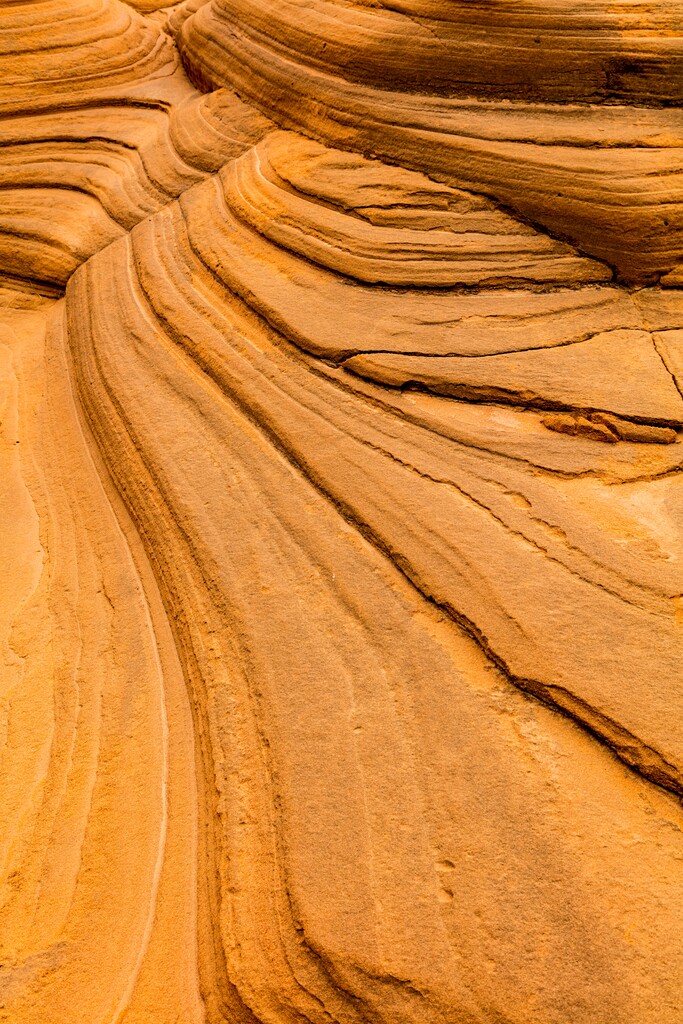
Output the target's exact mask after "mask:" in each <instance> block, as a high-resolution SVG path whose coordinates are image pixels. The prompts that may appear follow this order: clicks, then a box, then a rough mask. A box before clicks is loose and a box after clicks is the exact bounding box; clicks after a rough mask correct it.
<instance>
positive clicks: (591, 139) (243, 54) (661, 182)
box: [177, 0, 683, 282]
mask: <svg viewBox="0 0 683 1024" xmlns="http://www.w3.org/2000/svg"><path fill="white" fill-rule="evenodd" d="M392 6H393V5H389V4H382V5H379V6H374V5H365V4H363V3H350V4H349V3H337V2H325V0H319V2H317V3H316V4H314V5H313V10H314V11H315V12H317V13H318V20H317V21H316V22H315V24H316V28H315V30H314V31H310V32H309V31H308V30H306V34H305V36H304V34H303V32H302V29H301V25H302V24H303V23H302V22H301V20H300V19H299V18H298V15H300V13H301V4H300V3H299V2H298V0H294V2H289V3H288V2H285V3H273V2H271V0H261V2H259V3H252V2H249V3H246V2H245V3H243V2H241V0H211V2H210V3H207V4H204V5H202V6H201V7H200V8H199V10H198V11H197V12H196V13H194V14H193V15H192V16H191V17H189V18H188V19H187V20H185V21H184V22H183V23H182V27H181V28H179V29H178V34H177V38H178V42H179V46H180V49H181V53H182V55H183V60H184V63H185V65H186V67H187V68H188V70H189V71H190V74H191V75H192V77H193V78H194V80H195V81H197V82H198V83H200V84H205V85H214V86H215V85H217V84H220V85H228V86H230V87H231V88H234V89H236V90H237V91H238V92H239V93H240V95H241V96H243V97H244V98H248V99H249V100H250V101H252V102H254V103H255V104H256V105H257V106H258V107H259V108H260V109H262V110H263V111H264V112H265V113H267V114H268V116H270V117H272V118H273V119H274V120H275V121H277V122H278V123H279V124H280V125H282V126H283V127H287V128H296V129H300V130H302V131H304V132H305V133H306V134H307V135H310V136H311V137H313V138H315V139H318V140H319V141H322V142H327V143H328V144H333V145H339V146H342V147H343V148H348V149H352V150H357V151H360V152H363V153H370V154H376V155H379V156H382V157H385V158H387V159H388V160H390V161H391V162H395V163H399V164H402V165H404V166H408V167H414V168H416V169H419V170H426V171H427V172H428V173H429V174H430V175H431V176H432V177H433V178H436V179H437V180H439V181H445V182H448V183H449V184H451V185H454V186H456V187H463V188H467V189H471V190H473V191H475V192H478V193H482V194H485V195H487V196H490V197H491V198H493V199H495V200H497V201H499V202H501V203H504V204H505V205H506V206H507V207H510V208H512V209H513V210H515V211H517V212H518V213H519V214H520V215H522V216H523V217H524V218H526V219H528V220H530V221H532V222H534V223H537V224H539V225H541V226H542V227H543V228H544V229H546V230H547V231H550V232H551V233H553V234H554V235H556V236H558V237H561V238H567V239H569V240H570V241H572V242H573V243H574V244H576V245H578V246H579V248H580V249H582V250H583V251H584V252H585V253H588V254H590V255H592V256H597V257H599V258H600V259H602V260H605V261H606V262H607V263H609V264H610V265H611V266H612V267H613V268H614V269H615V271H616V272H617V274H618V275H619V277H620V278H622V279H623V280H625V281H631V282H646V281H655V280H657V279H659V278H660V277H662V276H666V275H667V274H669V273H672V272H674V271H675V268H676V267H677V266H678V265H679V264H680V261H681V256H682V254H683V206H682V205H681V195H682V193H681V181H682V179H681V174H682V170H683V164H682V154H683V149H682V143H681V137H682V136H681V130H682V127H683V125H682V122H681V110H680V107H666V108H664V109H662V108H660V107H651V106H648V103H649V102H650V100H654V97H652V96H649V97H648V92H649V88H650V87H649V86H648V84H647V83H648V80H649V76H648V72H647V71H646V65H647V61H641V58H640V57H638V56H637V55H636V53H635V50H634V51H633V57H631V55H630V54H631V52H632V47H633V46H634V44H635V47H636V48H637V46H639V45H642V46H645V47H646V48H647V47H650V48H651V51H652V52H653V53H654V51H655V50H659V52H660V58H658V59H657V60H655V61H653V62H651V63H650V65H648V66H649V67H650V68H651V69H652V68H653V67H654V66H655V65H657V66H658V67H660V68H661V69H666V68H668V69H669V71H664V77H663V78H662V88H663V89H664V90H666V96H667V100H668V101H673V102H676V98H675V95H674V93H675V89H676V87H677V86H673V88H672V85H671V82H672V80H675V81H676V83H680V82H683V76H682V75H681V73H680V70H675V69H676V68H678V67H680V60H681V16H680V14H679V13H677V12H678V7H677V5H674V4H663V5H659V8H658V9H659V10H661V13H660V14H658V15H654V14H653V13H652V12H653V5H652V4H649V3H647V4H626V5H618V6H620V7H622V8H623V10H622V11H621V12H614V11H613V7H614V5H612V4H605V3H602V2H596V3H594V4H591V5H589V7H590V8H592V10H591V11H590V15H589V14H588V13H585V14H584V13H582V14H578V13H577V8H576V5H575V4H573V3H572V4H569V3H567V4H562V5H560V6H561V7H562V8H564V9H565V13H564V15H563V14H562V13H560V14H559V15H558V13H557V11H556V7H557V5H553V11H552V12H549V11H548V5H547V4H546V3H545V2H543V3H541V2H538V3H533V4H523V5H521V7H522V10H521V11H519V12H517V11H516V12H515V13H514V14H510V15H506V14H505V13H504V12H503V11H502V5H500V4H495V5H493V7H492V6H491V5H490V4H486V5H483V4H481V5H475V6H474V11H472V5H471V4H467V5H465V4H452V3H450V2H449V3H448V4H445V3H438V2H434V3H430V4H423V3H419V4H411V3H405V4H401V5H398V4H397V5H396V7H397V8H398V7H400V8H401V13H400V15H399V14H397V13H396V11H391V10H387V8H390V7H392ZM518 6H519V5H518ZM307 7H308V5H307ZM413 7H419V9H420V10H419V12H414V13H413V11H412V8H413ZM584 8H585V5H583V8H582V11H583V10H584ZM436 12H438V13H439V14H440V15H441V17H442V18H443V19H444V21H445V22H447V24H448V32H449V35H448V39H450V40H451V41H450V42H449V43H448V45H446V42H445V40H446V36H444V34H443V32H442V31H441V24H442V23H437V24H436V25H435V26H434V25H432V23H431V21H430V17H431V15H433V14H434V13H436ZM422 14H424V15H425V17H424V18H422V17H420V16H418V15H422ZM428 15H429V16H428ZM309 17H310V18H311V19H312V18H313V12H311V14H310V15H309ZM470 18H473V19H474V21H475V23H476V22H477V20H479V22H480V28H479V30H478V35H477V34H476V33H475V36H474V37H472V36H470V35H469V33H468V28H470V27H471V25H470V23H469V19H470ZM507 20H510V21H512V22H516V23H517V29H516V30H515V31H516V32H517V33H518V34H517V39H516V45H513V43H512V42H511V39H510V36H509V35H508V37H507V39H506V38H505V32H506V29H504V27H503V26H504V23H505V22H506V21H507ZM629 21H630V26H629ZM297 25H298V28H297ZM492 25H493V26H494V27H496V28H497V29H498V30H500V32H501V34H502V38H503V39H504V40H505V41H504V42H502V44H501V43H499V44H498V45H499V46H501V45H502V46H503V48H504V52H505V54H506V56H505V60H504V62H501V63H500V64H498V65H497V64H496V62H495V60H494V59H493V58H490V54H488V55H487V56H488V57H489V58H490V59H487V56H484V54H486V53H487V50H488V49H489V48H490V47H491V46H495V42H494V40H495V36H496V34H497V33H496V31H494V32H493V33H491V26H492ZM636 25H637V26H638V28H637V36H636V37H634V36H633V32H634V26H636ZM349 26H352V30H349V32H348V33H347V29H349ZM617 26H618V27H617ZM601 28H602V29H603V30H604V33H605V34H604V35H603V33H602V32H601V31H600V29H601ZM558 29H559V31H558ZM563 32H565V33H567V38H568V39H569V40H571V42H569V43H567V42H566V41H565V38H563ZM539 33H540V34H539ZM512 35H513V37H514V35H515V32H513V33H512ZM648 36H649V38H648ZM610 38H611V44H610V42H609V40H610ZM397 39H400V40H401V42H400V45H399V44H398V43H397ZM520 39H521V40H523V41H525V44H526V46H527V47H528V49H529V50H530V51H531V53H532V54H533V55H534V59H533V61H532V62H531V63H526V62H525V61H524V59H523V57H522V58H521V59H520V56H519V55H520V50H521V51H522V53H523V49H524V47H523V45H522V46H520V45H519V42H520ZM544 39H545V40H546V44H545V46H544ZM340 42H341V43H343V46H342V50H341V51H339V50H338V48H337V45H336V44H337V43H340ZM610 45H613V46H615V47H617V48H618V49H619V51H620V53H621V54H628V57H623V56H622V57H620V58H619V60H621V61H622V64H623V65H624V66H626V65H627V64H628V63H629V61H631V62H632V71H631V74H630V76H629V75H628V74H627V75H626V76H625V78H624V81H626V80H627V79H628V80H629V81H632V82H633V84H634V89H633V90H631V89H629V88H625V89H623V90H622V89H618V90H617V91H616V92H612V93H609V94H604V95H601V97H597V96H595V95H594V91H593V90H592V89H591V85H590V76H589V74H588V72H587V69H586V67H583V69H582V70H580V71H577V72H576V74H570V73H569V70H568V69H567V68H566V66H565V68H564V70H562V71H561V70H560V68H559V66H557V65H556V66H555V67H554V66H553V61H552V57H551V54H550V52H549V47H551V48H552V46H556V47H557V50H556V51H555V53H556V56H557V59H558V60H559V61H560V62H561V63H562V62H566V61H567V60H570V61H571V60H572V59H573V57H572V53H573V55H574V57H576V56H577V51H573V50H572V46H577V47H578V48H579V51H580V56H579V58H578V59H579V65H580V64H581V61H582V60H583V59H584V58H585V60H586V61H587V62H588V65H591V64H592V65H593V67H594V68H595V69H596V71H595V73H596V75H597V77H598V78H600V77H603V78H604V77H605V74H606V72H604V69H603V70H600V71H598V70H597V69H599V68H601V67H602V66H603V65H604V64H607V63H609V60H610V59H611V58H610V57H609V47H610ZM444 47H445V48H446V50H447V51H448V50H449V48H454V49H455V50H456V51H457V50H459V49H461V48H464V49H465V51H466V52H467V53H468V54H469V56H470V60H471V61H472V62H476V64H477V67H478V73H479V74H480V75H481V76H482V77H484V79H485V81H486V82H491V81H493V82H494V85H493V87H492V88H490V87H488V86H487V87H486V88H484V89H483V90H481V89H478V88H477V87H476V83H474V82H473V81H472V79H471V77H467V74H466V72H465V70H464V69H463V68H462V67H460V66H459V65H458V64H457V62H456V63H455V64H453V65H451V64H449V54H448V52H446V53H443V52H441V51H442V50H443V49H444ZM435 48H436V50H438V51H439V56H438V57H437V56H436V53H435V52H434V49H435ZM312 50H313V51H315V52H314V53H312ZM482 51H483V52H482ZM510 52H514V54H515V59H514V60H512V59H510V58H509V53H510ZM413 62H415V64H413ZM395 65H400V67H401V68H402V69H403V72H401V71H399V70H398V67H397V66H395ZM425 65H428V68H429V70H428V72H427V71H425ZM413 67H414V73H412V74H411V70H410V69H411V68H413ZM361 68H363V69H364V71H363V73H362V74H361V73H359V69H361ZM541 68H543V69H544V71H548V72H549V77H550V80H551V81H552V82H553V83H558V85H559V87H560V92H561V94H560V95H558V94H557V92H556V91H555V90H553V89H543V88H540V87H539V83H541V81H542V72H541V70H540V69H541ZM438 69H443V73H444V75H445V76H446V82H445V83H444V90H443V91H444V92H445V95H442V94H441V92H440V91H439V90H438V84H439V78H438V76H439V70H438ZM496 75H498V77H499V84H498V85H496V84H495V77H496ZM516 75H517V76H520V77H521V79H522V83H523V84H525V85H526V86H527V87H526V88H524V87H522V88H520V87H518V86H517V85H516V84H515V80H514V79H515V76H516ZM608 77H609V76H608ZM449 79H452V85H451V87H447V83H448V80H449ZM427 83H428V88H427ZM572 83H573V86H574V91H572ZM567 86H568V93H566V92H565V88H567ZM641 89H642V92H641V91H640V90H641ZM425 93H427V94H426V95H425ZM473 97H476V98H473ZM503 97H504V98H503ZM597 98H603V99H608V98H609V99H610V100H611V101H612V102H610V104H605V103H596V102H595V101H596V99H597ZM560 99H561V100H567V101H569V102H567V103H566V104H565V105H557V104H556V102H548V101H557V100H560ZM679 100H680V97H679ZM511 101H512V102H511ZM628 102H635V103H636V104H637V106H628V105H626V104H627V103H628Z"/></svg>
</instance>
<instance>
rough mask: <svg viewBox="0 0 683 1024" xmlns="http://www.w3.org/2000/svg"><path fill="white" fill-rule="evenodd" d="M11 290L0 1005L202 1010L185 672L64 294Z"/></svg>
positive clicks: (186, 1013) (81, 1016) (103, 1012)
mask: <svg viewBox="0 0 683 1024" xmlns="http://www.w3.org/2000/svg"><path fill="white" fill-rule="evenodd" d="M12 304H14V305H16V303H15V302H14V300H13V299H12V298H11V297H10V296H7V295H6V296H5V300H4V302H3V306H4V307H5V308H0V360H1V366H2V370H1V373H2V378H1V379H2V399H3V400H2V436H1V437H0V458H1V459H2V480H3V485H2V492H1V507H2V521H3V533H4V541H5V543H4V544H3V553H2V576H1V579H2V584H3V585H2V588H1V589H0V621H1V622H2V633H1V641H0V642H1V645H2V654H1V655H0V665H1V666H2V671H1V678H2V692H3V704H2V716H1V719H0V721H1V723H2V724H1V728H2V738H3V744H2V769H1V771H0V777H1V778H2V802H1V811H0V815H1V818H2V824H1V827H0V835H1V837H2V882H1V886H0V892H1V899H0V936H1V939H0V947H1V955H0V959H1V962H2V967H1V968H0V1019H2V1020H6V1021H12V1022H22V1024H23V1022H32V1024H38V1022H50V1024H52V1022H54V1024H57V1022H60V1021H67V1020H69V1021H74V1022H78V1024H92V1022H95V1021H101V1020H123V1019H126V1020H130V1019H136V1020H144V1019H146V1020H150V1019H152V1017H151V1016H150V1015H149V1014H150V1013H154V1014H155V1015H156V1013H158V1016H157V1019H158V1020H162V1021H169V1022H170V1021H171V1020H177V1014H179V1013H180V1014H182V1019H183V1020H186V1021H188V1022H195V1021H196V1022H199V1021H201V1020H203V1019H204V1017H203V1013H202V1012H201V998H200V995H199V991H198V985H197V969H196V953H195V945H196V924H195V921H196V916H197V902H198V895H197V890H196V883H195V874H196V865H195V858H196V853H195V850H196V830H197V824H196V819H197V807H196V793H195V791H194V788H193V784H192V779H191V777H188V776H187V771H186V769H187V764H188V759H190V761H191V759H192V756H193V739H192V725H191V719H190V717H189V709H188V706H187V698H186V693H185V690H184V683H183V677H182V673H181V672H180V670H179V667H178V662H177V655H176V653H175V648H174V646H173V643H172V641H171V640H170V635H169V630H168V624H167V622H166V620H165V617H164V615H163V612H162V611H161V604H160V601H159V598H158V595H157V596H156V598H155V596H154V595H155V588H154V581H153V579H151V578H150V574H149V571H148V570H147V569H144V570H143V572H142V573H141V571H140V567H139V565H138V564H136V561H135V559H134V558H133V556H132V553H131V545H132V533H131V531H130V527H129V528H128V536H126V534H125V533H124V532H122V529H121V526H120V525H119V522H120V519H121V515H122V510H120V509H119V512H118V514H115V513H114V510H113V507H112V498H111V496H108V495H107V493H106V492H105V489H104V488H103V486H102V483H101V481H100V476H101V469H99V468H97V466H96V463H95V462H94V461H93V453H92V451H91V448H90V446H89V445H88V444H87V443H86V440H85V437H84V434H83V427H82V424H81V419H80V414H79V412H78V410H77V407H76V405H75V402H74V397H73V394H72V390H71V384H70V379H69V373H68V369H67V357H66V352H65V349H64V345H63V340H62V332H61V329H60V316H61V312H62V311H61V310H60V309H59V307H58V308H57V309H56V310H55V316H54V319H53V322H52V327H51V328H50V329H49V331H48V332H47V336H46V322H47V321H48V318H49V316H50V312H51V311H50V308H49V306H48V307H46V306H45V305H43V306H42V307H39V308H37V309H35V310H33V311H32V310H30V309H24V310H18V309H16V308H7V306H8V305H9V306H10V307H11V305H12ZM133 550H134V548H133ZM105 936H106V941H104V937H105ZM172 947H173V948H172ZM155 1007H156V1011H155V1010H154V1008H155ZM129 1011H130V1013H131V1014H132V1016H130V1015H129ZM145 1013H147V1016H145Z"/></svg>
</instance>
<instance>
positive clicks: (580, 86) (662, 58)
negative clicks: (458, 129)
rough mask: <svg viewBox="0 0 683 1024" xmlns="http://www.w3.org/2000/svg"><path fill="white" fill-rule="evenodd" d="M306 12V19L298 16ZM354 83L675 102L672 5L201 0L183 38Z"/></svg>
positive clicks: (681, 22) (681, 89)
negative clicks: (269, 55) (247, 47)
mask: <svg viewBox="0 0 683 1024" xmlns="http://www.w3.org/2000/svg"><path fill="white" fill-rule="evenodd" d="M304 11H305V12H306V17H305V19H302V13H303V12H304ZM235 30H236V31H237V32H239V33H244V34H245V35H248V36H249V37H250V38H251V39H253V40H254V41H257V42H258V43H259V45H261V46H263V47H264V48H267V49H270V50H272V51H273V52H274V53H277V54H281V55H283V56H285V57H290V58H293V59H294V60H296V61H298V62H302V63H305V64H307V65H309V66H311V67H313V68H317V69H318V70H321V71H323V72H325V73H326V74H335V75H339V76H341V77H343V78H346V79H348V80H349V81H352V82H363V83H366V84H374V85H376V84H379V83H380V82H382V81H387V82H391V83H392V86H393V87H395V88H397V89H401V90H405V91H406V92H424V91H426V90H425V85H426V84H427V83H428V87H429V90H430V91H432V92H434V93H436V94H438V95H445V96H458V95H460V96H463V95H465V96H479V97H482V98H490V99H506V100H507V99H529V100H546V101H551V102H573V101H583V102H600V101H603V102H604V101H612V102H614V101H619V102H624V101H625V102H630V103H638V104H641V105H647V104H660V103H665V104H674V103H680V101H681V100H683V43H682V42H681V37H682V36H683V15H682V14H681V10H680V7H679V6H678V4H676V3H675V2H673V0H664V2H663V3H659V4H653V3H650V2H649V0H640V2H634V0H626V2H620V3H614V2H612V0H589V2H588V3H582V4H580V5H579V4H576V3H575V2H574V0H557V2H555V3H554V4H553V5H552V9H551V8H549V5H548V4H547V3H546V2H544V0H525V2H522V3H515V4H508V3H506V2H501V0H494V2H493V3H492V2H490V0H475V2H471V0H466V2H463V0H382V2H381V3H373V2H369V0H351V2H349V0H307V2H305V3H303V2H302V0H278V2H277V3H274V2H273V0H211V3H208V4H203V5H201V10H200V11H199V13H198V14H197V16H196V18H195V21H194V25H193V29H192V31H193V33H195V34H196V36H197V37H198V44H197V49H198V50H199V47H200V45H201V44H200V43H199V39H201V40H202V41H203V46H202V49H203V50H205V51H206V52H207V59H208V60H209V61H210V60H211V57H212V50H213V49H214V48H215V47H216V44H218V45H220V44H221V43H222V41H223V39H224V38H227V37H228V36H229V35H230V34H232V33H233V32H235Z"/></svg>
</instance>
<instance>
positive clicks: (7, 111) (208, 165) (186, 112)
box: [0, 0, 270, 295]
mask: <svg viewBox="0 0 683 1024" xmlns="http://www.w3.org/2000/svg"><path fill="white" fill-rule="evenodd" d="M60 11H61V14H60V17H59V20H58V29H57V32H55V29H54V20H55V7H54V5H53V4H51V3H49V2H43V3H38V4H35V3H34V4H30V5H29V4H21V5H11V9H10V12H9V14H8V21H7V24H6V25H5V23H4V22H3V25H2V26H0V45H1V44H2V32H3V30H4V31H6V32H7V42H6V43H5V46H6V47H7V46H8V45H11V40H12V39H13V38H15V37H18V38H20V39H21V40H22V41H23V42H24V44H25V48H26V53H21V52H19V53H18V54H16V53H14V52H13V53H12V54H11V55H10V56H9V57H8V58H7V63H6V64H5V63H3V67H2V69H0V147H1V148H0V259H1V261H2V265H1V273H2V276H3V278H4V279H5V280H10V281H11V282H13V283H14V284H15V285H16V283H17V281H20V280H24V281H33V282H34V285H35V287H36V288H37V289H38V290H39V291H42V292H43V293H45V294H48V295H49V294H55V293H58V292H59V290H60V289H63V287H64V286H65V285H66V282H67V281H68V279H69V276H70V275H71V274H72V273H73V271H74V270H75V268H76V267H77V266H78V265H79V264H80V263H82V262H83V260H85V259H87V258H88V257H89V256H91V255H92V254H93V253H94V252H97V251H99V250H100V249H102V248H104V247H105V246H106V245H108V244H109V243H110V242H112V241H113V240H114V239H115V238H118V237H120V236H121V235H122V234H123V233H124V232H126V231H128V230H130V228H131V227H132V226H133V225H134V224H136V223H137V222H138V221H140V220H142V219H143V218H144V217H146V216H148V215H149V214H150V213H153V212H154V211H156V210H158V209H160V208H161V207H162V206H164V205H165V204H166V203H167V202H169V201H170V200H172V199H175V198H177V197H178V196H179V195H181V194H182V193H183V192H184V191H185V190H186V189H187V188H189V187H190V186H191V185H193V184H195V183H196V182H198V181H201V180H202V178H203V177H204V176H205V174H206V173H207V172H208V171H214V170H217V169H218V167H220V166H221V164H222V163H224V162H225V161H226V160H228V159H230V158H231V157H232V156H235V155H236V154H237V153H239V152H241V151H242V149H243V148H245V147H246V146H248V145H250V144H251V143H252V142H253V141H255V140H256V139H258V138H259V135H260V134H262V133H263V132H264V131H266V130H267V128H268V127H270V123H269V122H267V121H266V120H265V119H264V118H263V117H262V116H261V115H260V114H257V113H256V112H255V111H251V110H250V109H249V108H247V107H245V106H244V105H243V104H241V103H240V101H239V100H237V98H236V97H234V96H232V95H230V94H224V93H216V94H215V95H214V96H212V97H201V96H200V95H199V94H198V93H197V92H196V90H194V89H193V87H192V86H191V85H190V84H189V82H188V81H187V79H186V77H185V75H184V73H183V71H182V68H181V67H180V65H179V61H178V58H177V54H176V53H175V50H174V48H173V47H172V45H171V43H170V40H169V38H168V36H166V35H165V34H164V33H162V31H161V29H160V27H159V25H153V24H151V23H149V22H148V21H146V20H145V19H143V18H141V17H140V15H137V14H135V13H134V12H132V11H131V10H129V9H128V8H127V7H126V5H125V4H123V3H119V0H106V2H100V3H94V2H89V3H85V2H82V0H70V2H69V4H67V5H64V4H61V5H60ZM29 46H30V47H31V49H30V51H29ZM15 57H17V61H15V63H16V65H17V66H15V64H13V63H12V61H13V59H14V58H15ZM18 57H21V58H22V59H21V61H19V60H18ZM41 76H42V77H41ZM65 91H66V94H65ZM3 99H4V102H3ZM65 105H66V106H68V108H69V109H68V113H67V112H65V110H64V107H65Z"/></svg>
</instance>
